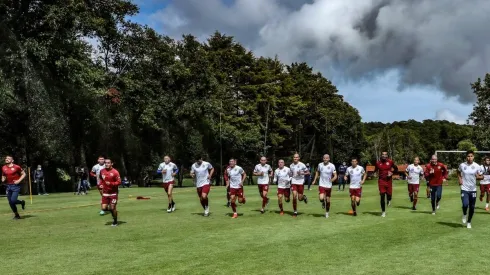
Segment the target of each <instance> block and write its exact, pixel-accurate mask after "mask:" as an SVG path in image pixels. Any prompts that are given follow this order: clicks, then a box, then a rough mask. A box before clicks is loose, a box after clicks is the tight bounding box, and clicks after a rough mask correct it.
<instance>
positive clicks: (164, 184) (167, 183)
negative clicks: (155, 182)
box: [162, 181, 175, 193]
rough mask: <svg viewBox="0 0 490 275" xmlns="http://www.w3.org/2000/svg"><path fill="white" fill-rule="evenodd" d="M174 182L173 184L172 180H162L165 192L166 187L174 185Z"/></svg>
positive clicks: (166, 190)
mask: <svg viewBox="0 0 490 275" xmlns="http://www.w3.org/2000/svg"><path fill="white" fill-rule="evenodd" d="M174 184H175V182H174V181H169V182H164V183H163V184H162V187H163V189H165V192H167V193H168V188H169V187H170V185H174Z"/></svg>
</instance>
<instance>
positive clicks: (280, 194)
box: [277, 188, 284, 215]
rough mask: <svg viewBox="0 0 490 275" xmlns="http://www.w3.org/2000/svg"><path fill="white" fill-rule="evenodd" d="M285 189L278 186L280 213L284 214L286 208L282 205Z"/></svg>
mask: <svg viewBox="0 0 490 275" xmlns="http://www.w3.org/2000/svg"><path fill="white" fill-rule="evenodd" d="M283 196H284V194H283V189H280V188H277V204H278V205H279V210H280V211H281V212H279V214H280V215H284V208H283V206H282V197H283Z"/></svg>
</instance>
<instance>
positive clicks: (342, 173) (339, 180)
mask: <svg viewBox="0 0 490 275" xmlns="http://www.w3.org/2000/svg"><path fill="white" fill-rule="evenodd" d="M347 168H348V167H347V163H346V162H345V161H344V162H342V164H341V165H339V176H338V177H337V184H338V185H339V190H338V191H340V186H341V185H342V191H344V190H345V182H346V180H345V179H344V177H345V173H346V172H347Z"/></svg>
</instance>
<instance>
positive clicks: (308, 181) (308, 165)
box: [305, 163, 312, 190]
mask: <svg viewBox="0 0 490 275" xmlns="http://www.w3.org/2000/svg"><path fill="white" fill-rule="evenodd" d="M306 169H308V171H310V173H308V175H305V183H306V184H307V185H308V190H311V188H310V187H311V172H312V171H311V167H310V164H309V163H307V164H306Z"/></svg>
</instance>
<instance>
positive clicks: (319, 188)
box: [318, 186, 332, 197]
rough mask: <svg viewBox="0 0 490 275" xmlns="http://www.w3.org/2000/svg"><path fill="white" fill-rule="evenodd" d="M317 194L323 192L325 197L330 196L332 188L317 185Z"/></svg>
mask: <svg viewBox="0 0 490 275" xmlns="http://www.w3.org/2000/svg"><path fill="white" fill-rule="evenodd" d="M318 194H325V195H326V196H327V197H331V196H332V188H327V187H323V186H318Z"/></svg>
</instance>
